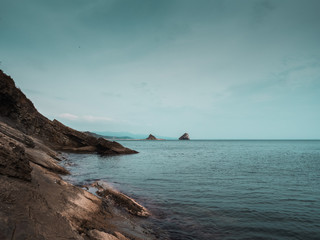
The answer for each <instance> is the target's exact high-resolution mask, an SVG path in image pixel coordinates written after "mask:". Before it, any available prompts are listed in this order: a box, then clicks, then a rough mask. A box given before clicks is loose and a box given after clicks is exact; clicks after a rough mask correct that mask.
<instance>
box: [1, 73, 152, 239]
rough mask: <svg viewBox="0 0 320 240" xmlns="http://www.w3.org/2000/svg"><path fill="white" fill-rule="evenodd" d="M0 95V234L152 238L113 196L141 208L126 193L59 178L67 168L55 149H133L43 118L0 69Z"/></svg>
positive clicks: (126, 151)
mask: <svg viewBox="0 0 320 240" xmlns="http://www.w3.org/2000/svg"><path fill="white" fill-rule="evenodd" d="M0 100H1V101H0V109H1V111H0V239H46V240H58V239H77V240H101V239H111V240H129V239H137V240H139V239H141V240H144V239H150V240H152V239H155V236H154V235H153V233H152V230H151V229H148V228H147V227H144V224H141V225H139V223H140V222H143V221H142V219H141V218H140V217H136V216H134V215H132V214H131V213H128V212H126V211H122V210H121V209H119V208H118V206H117V204H116V202H117V201H115V200H114V199H120V200H121V201H122V202H127V203H129V205H132V206H135V207H136V208H138V209H139V207H138V206H139V205H136V204H135V203H136V202H134V201H132V200H130V198H129V197H125V196H124V195H121V194H116V193H113V196H116V197H113V198H114V199H108V198H99V197H97V196H95V195H94V194H92V193H90V192H88V191H85V190H84V189H82V188H80V187H77V186H75V185H73V184H70V183H68V182H66V181H64V180H63V179H62V177H61V176H62V175H67V174H70V172H69V171H68V170H67V169H65V168H64V167H62V166H61V165H60V163H61V162H62V161H63V156H62V155H63V154H61V153H60V152H59V151H63V152H65V151H66V152H68V151H72V152H76V153H90V154H99V155H105V156H111V155H119V154H135V153H137V152H136V151H134V150H132V149H129V148H126V147H124V146H122V145H121V144H119V143H117V142H111V141H107V140H105V139H103V138H96V137H92V136H90V135H87V134H85V133H83V132H79V131H77V130H74V129H72V128H69V127H67V126H65V125H63V124H62V123H60V122H59V121H57V120H53V121H51V120H49V119H47V118H46V117H45V116H43V115H42V114H40V113H39V112H38V111H37V109H36V108H35V107H34V105H33V103H32V102H31V101H30V100H29V99H28V98H27V97H26V96H25V95H24V93H23V92H22V91H21V90H20V89H18V88H17V87H16V86H15V83H14V81H13V79H12V78H11V77H10V76H8V75H6V74H5V73H3V71H1V70H0ZM109 192H110V191H109ZM109 194H110V193H109ZM127 205H128V204H127ZM140 209H142V210H143V208H140ZM137 213H138V212H137Z"/></svg>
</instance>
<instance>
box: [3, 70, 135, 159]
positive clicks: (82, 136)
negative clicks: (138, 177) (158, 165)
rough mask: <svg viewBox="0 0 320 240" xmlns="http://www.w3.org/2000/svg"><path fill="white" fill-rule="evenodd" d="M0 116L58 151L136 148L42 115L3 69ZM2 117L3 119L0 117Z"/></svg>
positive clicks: (123, 151)
mask: <svg viewBox="0 0 320 240" xmlns="http://www.w3.org/2000/svg"><path fill="white" fill-rule="evenodd" d="M0 117H1V118H2V120H3V121H4V122H6V123H8V124H9V125H10V126H11V127H13V128H15V129H18V130H20V131H21V132H23V133H24V134H27V135H30V136H34V137H36V138H39V139H41V140H42V141H44V142H45V143H46V144H47V145H48V146H50V147H52V148H53V149H56V150H64V151H73V152H97V153H99V154H130V153H137V152H136V151H134V150H131V149H128V148H125V147H123V146H122V145H121V144H119V143H117V142H111V141H108V140H105V139H103V138H96V137H94V136H91V135H89V134H86V133H83V132H79V131H76V130H74V129H72V128H69V127H67V126H65V125H63V124H62V123H60V122H59V121H57V120H53V121H51V120H49V119H47V118H46V117H44V116H43V115H42V114H40V113H39V112H38V111H37V109H36V108H35V107H34V105H33V103H32V102H31V101H30V100H29V99H28V98H27V97H26V96H25V95H24V94H23V93H22V91H21V90H20V89H18V88H17V87H16V86H15V83H14V81H13V80H12V78H11V77H10V76H8V75H6V74H4V73H3V72H2V71H1V70H0ZM0 120H1V119H0Z"/></svg>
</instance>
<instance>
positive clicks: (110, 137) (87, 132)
mask: <svg viewBox="0 0 320 240" xmlns="http://www.w3.org/2000/svg"><path fill="white" fill-rule="evenodd" d="M84 133H86V134H89V135H90V136H93V137H96V138H99V137H102V138H106V139H108V140H120V139H133V138H131V137H128V136H120V137H116V136H108V135H103V134H97V133H94V132H89V131H86V132H84Z"/></svg>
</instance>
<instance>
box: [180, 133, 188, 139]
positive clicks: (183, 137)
mask: <svg viewBox="0 0 320 240" xmlns="http://www.w3.org/2000/svg"><path fill="white" fill-rule="evenodd" d="M179 140H190V137H189V134H188V133H185V134H183V135H182V136H181V137H179Z"/></svg>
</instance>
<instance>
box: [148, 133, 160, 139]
mask: <svg viewBox="0 0 320 240" xmlns="http://www.w3.org/2000/svg"><path fill="white" fill-rule="evenodd" d="M146 140H158V138H156V137H155V136H153V135H152V134H150V135H149V137H147V138H146Z"/></svg>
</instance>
